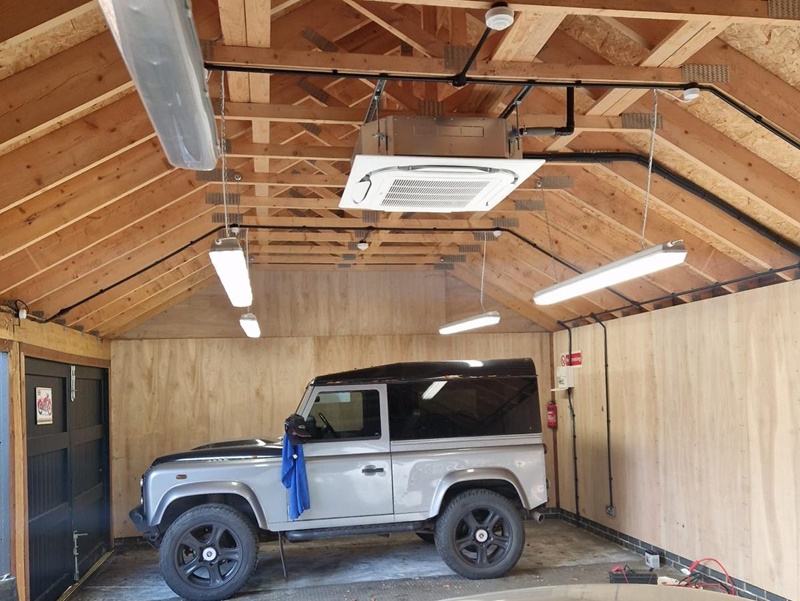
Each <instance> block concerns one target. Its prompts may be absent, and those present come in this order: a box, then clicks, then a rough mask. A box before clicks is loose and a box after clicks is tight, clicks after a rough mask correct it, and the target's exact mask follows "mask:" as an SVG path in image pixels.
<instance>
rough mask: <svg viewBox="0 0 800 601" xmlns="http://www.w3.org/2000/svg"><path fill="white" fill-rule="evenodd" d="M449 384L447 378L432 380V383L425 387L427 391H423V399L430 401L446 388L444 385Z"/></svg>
mask: <svg viewBox="0 0 800 601" xmlns="http://www.w3.org/2000/svg"><path fill="white" fill-rule="evenodd" d="M445 384H447V381H445V380H439V381H438V382H431V385H430V386H428V388H427V389H425V392H423V393H422V400H423V401H430V400H431V399H432V398H433V397H435V396H436V395H437V394H439V391H440V390H441V389H442V388H444V385H445Z"/></svg>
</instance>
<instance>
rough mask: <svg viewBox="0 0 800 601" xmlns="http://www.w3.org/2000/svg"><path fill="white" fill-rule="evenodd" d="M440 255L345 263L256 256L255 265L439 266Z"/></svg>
mask: <svg viewBox="0 0 800 601" xmlns="http://www.w3.org/2000/svg"><path fill="white" fill-rule="evenodd" d="M439 255H440V253H435V252H433V253H429V254H427V255H415V256H402V255H397V256H377V255H373V256H363V255H359V256H358V257H357V258H356V259H355V260H354V261H344V260H342V258H341V257H335V256H330V255H327V256H326V255H313V256H305V257H298V256H295V255H283V256H276V255H272V254H270V255H256V256H255V265H273V264H275V263H277V264H280V265H295V264H297V265H307V264H309V263H313V264H315V265H339V264H342V263H344V264H347V265H438V264H439V263H440V262H441V261H440V260H439Z"/></svg>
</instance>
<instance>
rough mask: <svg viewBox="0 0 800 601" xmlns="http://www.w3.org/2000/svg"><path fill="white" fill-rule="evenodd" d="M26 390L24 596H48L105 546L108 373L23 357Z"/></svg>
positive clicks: (43, 600)
mask: <svg viewBox="0 0 800 601" xmlns="http://www.w3.org/2000/svg"><path fill="white" fill-rule="evenodd" d="M25 397H26V411H25V413H26V419H27V431H28V533H29V556H28V557H29V570H30V571H29V573H30V598H31V599H32V600H33V601H51V600H54V599H58V597H59V596H60V595H61V594H62V593H63V592H64V591H65V590H66V589H67V588H68V587H69V586H70V585H72V584H73V583H74V582H75V580H76V578H80V577H81V576H82V575H83V574H85V573H86V571H87V570H88V569H89V568H91V567H92V565H94V563H95V562H96V561H97V560H98V559H100V558H101V557H102V556H103V554H104V553H105V552H106V551H107V550H108V549H109V548H110V544H111V539H110V534H111V532H110V496H109V454H108V376H107V373H106V370H103V369H100V368H96V367H83V366H72V365H66V364H63V363H54V362H51V361H43V360H39V359H32V358H26V360H25ZM76 550H77V555H76V554H75V551H76ZM76 557H77V565H76Z"/></svg>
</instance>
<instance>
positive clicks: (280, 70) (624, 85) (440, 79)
mask: <svg viewBox="0 0 800 601" xmlns="http://www.w3.org/2000/svg"><path fill="white" fill-rule="evenodd" d="M487 29H488V28H487ZM485 37H488V32H487V31H484V33H483V37H482V38H481V40H482V42H479V45H478V46H477V47H476V51H474V52H473V54H474V55H475V56H477V50H479V49H480V46H481V45H482V43H483V42H485V39H484V38H485ZM472 61H474V57H470V62H469V63H468V65H467V70H469V66H471V63H472ZM203 67H204V68H205V69H206V70H208V71H229V72H231V73H257V74H263V75H287V76H291V77H333V78H336V79H364V80H377V79H384V80H386V81H412V82H413V81H418V82H430V83H442V84H449V85H456V84H455V81H456V79H458V80H459V84H460V85H459V86H457V87H460V86H461V85H466V84H484V85H493V86H524V87H525V88H529V90H528V91H530V89H532V88H566V87H569V86H575V87H581V88H586V89H593V88H595V89H596V88H599V89H605V88H616V89H620V90H676V91H680V90H686V89H687V88H698V89H700V90H703V91H704V92H709V93H711V94H712V95H714V96H715V97H717V98H719V99H720V100H721V101H723V102H724V103H726V104H727V105H729V106H730V107H732V108H734V109H735V110H737V111H739V112H740V113H741V114H742V115H744V116H745V117H747V118H748V119H750V120H751V121H753V122H754V123H756V124H758V125H760V126H761V127H763V128H764V129H766V130H767V131H769V132H771V133H773V134H775V135H776V136H778V137H779V138H780V139H782V140H783V141H784V142H786V143H787V144H789V145H791V146H793V147H794V148H796V149H797V150H800V140H798V139H797V138H795V137H794V136H792V135H790V134H789V133H787V132H785V131H784V130H782V129H781V128H779V127H776V126H775V125H773V124H772V123H770V122H769V121H767V120H766V119H764V116H763V115H760V114H759V113H757V112H756V111H754V110H752V109H751V108H749V107H748V106H747V105H745V104H743V103H741V102H739V101H738V100H736V98H734V97H733V96H731V95H730V94H728V93H726V92H723V91H722V90H720V89H718V88H716V87H714V86H713V85H709V84H696V83H690V84H686V83H675V84H664V83H661V84H653V83H652V82H646V81H634V82H620V81H591V82H585V81H580V80H574V79H573V80H567V79H565V80H563V81H552V80H550V81H539V80H537V79H527V80H526V79H500V78H497V79H494V78H490V77H485V76H484V77H481V76H478V77H475V76H468V75H467V74H466V70H464V69H462V71H461V72H460V73H457V74H455V75H408V74H404V75H401V74H394V73H392V74H390V73H377V74H376V73H374V72H356V71H339V70H338V69H330V70H328V71H318V70H314V69H294V68H292V67H257V66H255V65H226V64H217V63H214V62H213V61H205V62H204V63H203ZM462 81H463V83H461V82H462ZM526 94H527V92H526ZM506 111H508V114H510V112H511V109H510V108H509V107H507V108H506V110H505V111H503V112H504V113H505V112H506Z"/></svg>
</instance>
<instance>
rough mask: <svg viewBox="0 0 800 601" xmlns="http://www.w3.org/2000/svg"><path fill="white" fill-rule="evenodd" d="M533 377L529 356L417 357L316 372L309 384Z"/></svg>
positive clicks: (532, 366) (533, 370)
mask: <svg viewBox="0 0 800 601" xmlns="http://www.w3.org/2000/svg"><path fill="white" fill-rule="evenodd" d="M511 376H516V377H529V378H530V377H533V378H535V377H536V366H535V365H534V364H533V360H532V359H491V360H486V361H483V360H469V361H467V360H464V361H418V362H414V363H390V364H388V365H376V366H375V367H366V368H364V369H354V370H351V371H342V372H339V373H335V374H328V375H325V376H317V377H316V378H314V379H313V380H312V381H311V384H312V385H321V384H326V385H330V384H356V383H360V384H365V383H385V382H408V381H414V380H432V379H436V378H490V377H494V378H503V377H511Z"/></svg>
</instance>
